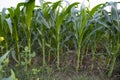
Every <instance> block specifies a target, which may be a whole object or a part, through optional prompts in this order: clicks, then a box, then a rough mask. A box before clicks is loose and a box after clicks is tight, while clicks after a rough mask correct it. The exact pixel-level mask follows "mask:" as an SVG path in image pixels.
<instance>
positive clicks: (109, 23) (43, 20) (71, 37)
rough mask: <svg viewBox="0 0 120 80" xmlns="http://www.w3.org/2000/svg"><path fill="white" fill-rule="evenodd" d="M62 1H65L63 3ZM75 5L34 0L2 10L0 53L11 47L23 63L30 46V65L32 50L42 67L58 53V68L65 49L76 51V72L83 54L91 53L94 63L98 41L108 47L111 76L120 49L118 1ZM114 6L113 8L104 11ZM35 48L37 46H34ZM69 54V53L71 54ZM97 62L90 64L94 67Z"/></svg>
mask: <svg viewBox="0 0 120 80" xmlns="http://www.w3.org/2000/svg"><path fill="white" fill-rule="evenodd" d="M63 4H66V5H64V6H63ZM79 4H80V3H78V2H75V3H72V4H69V3H66V2H64V1H62V0H60V1H57V2H55V3H52V2H44V1H43V2H41V6H35V0H29V1H28V2H22V3H18V5H17V7H16V8H12V7H11V8H4V9H3V10H2V12H1V13H0V39H2V38H4V41H2V42H0V46H3V47H0V50H1V51H0V53H1V54H2V53H4V52H5V51H8V50H9V49H11V48H12V50H14V52H15V55H16V56H17V60H18V64H21V61H22V60H21V59H23V57H21V55H22V54H21V52H22V51H23V50H24V47H26V46H27V48H28V52H27V56H28V57H25V58H26V60H27V61H28V64H29V65H31V57H30V55H31V54H32V51H35V52H36V53H37V52H40V54H41V55H42V61H43V62H42V63H43V67H44V66H46V65H47V61H46V58H47V57H48V61H50V58H51V55H54V56H55V58H56V59H55V60H56V67H57V68H58V69H60V68H61V67H60V63H61V60H60V59H61V55H63V54H64V52H65V51H69V50H71V48H72V49H74V50H75V51H76V53H74V54H76V55H77V58H75V59H76V71H77V72H78V71H79V69H80V66H81V65H82V60H83V57H84V56H85V55H86V54H84V53H85V52H87V50H88V51H90V52H87V54H90V55H91V56H92V62H94V59H95V54H96V53H97V52H98V51H97V48H99V47H98V45H99V43H101V44H102V46H103V47H104V49H105V52H104V53H105V54H101V55H106V54H107V58H108V59H109V61H108V66H109V68H110V69H109V72H108V76H109V77H110V76H111V75H112V72H113V68H114V65H115V63H116V59H117V58H118V56H119V51H120V50H119V48H120V38H119V36H120V16H119V15H120V11H119V9H117V4H119V2H108V3H104V4H99V5H96V6H95V7H93V8H92V9H89V7H86V6H85V5H84V4H80V5H81V7H80V8H79V7H78V5H79ZM105 7H111V11H107V10H105ZM6 11H8V12H6ZM34 47H37V48H38V51H37V49H34ZM68 54H69V53H68ZM93 67H94V64H92V65H91V68H93Z"/></svg>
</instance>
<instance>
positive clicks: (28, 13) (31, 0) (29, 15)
mask: <svg viewBox="0 0 120 80" xmlns="http://www.w3.org/2000/svg"><path fill="white" fill-rule="evenodd" d="M34 7H35V0H29V1H28V2H27V3H26V4H25V8H26V14H25V16H26V24H27V26H28V30H30V25H31V20H32V16H33V9H34Z"/></svg>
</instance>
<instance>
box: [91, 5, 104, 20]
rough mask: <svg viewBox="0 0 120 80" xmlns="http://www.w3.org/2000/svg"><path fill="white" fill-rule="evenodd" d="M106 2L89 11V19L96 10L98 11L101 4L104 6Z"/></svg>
mask: <svg viewBox="0 0 120 80" xmlns="http://www.w3.org/2000/svg"><path fill="white" fill-rule="evenodd" d="M102 5H104V4H98V5H97V6H95V7H93V8H92V9H91V11H90V13H89V19H90V18H91V17H92V16H93V15H94V14H95V12H96V11H98V9H99V8H100V6H102Z"/></svg>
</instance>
